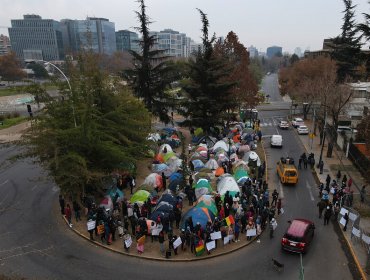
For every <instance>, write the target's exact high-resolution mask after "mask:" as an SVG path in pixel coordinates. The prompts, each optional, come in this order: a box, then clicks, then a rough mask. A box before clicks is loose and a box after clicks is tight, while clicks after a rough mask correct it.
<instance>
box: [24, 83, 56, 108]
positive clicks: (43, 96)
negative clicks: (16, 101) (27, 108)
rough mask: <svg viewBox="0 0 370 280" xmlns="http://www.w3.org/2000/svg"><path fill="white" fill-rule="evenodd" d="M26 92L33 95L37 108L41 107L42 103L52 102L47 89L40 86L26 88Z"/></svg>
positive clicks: (34, 85)
mask: <svg viewBox="0 0 370 280" xmlns="http://www.w3.org/2000/svg"><path fill="white" fill-rule="evenodd" d="M25 90H26V92H28V93H30V94H32V95H33V96H34V98H35V101H36V103H37V106H38V107H40V103H44V102H48V101H51V97H50V95H49V94H48V93H47V91H46V89H45V87H43V86H42V85H40V84H37V83H34V84H31V85H29V86H26V88H25Z"/></svg>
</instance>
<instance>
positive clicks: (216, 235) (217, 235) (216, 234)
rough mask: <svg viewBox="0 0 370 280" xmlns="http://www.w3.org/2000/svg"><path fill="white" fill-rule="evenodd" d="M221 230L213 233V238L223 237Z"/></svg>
mask: <svg viewBox="0 0 370 280" xmlns="http://www.w3.org/2000/svg"><path fill="white" fill-rule="evenodd" d="M221 238H222V236H221V231H215V232H212V233H211V239H212V240H216V239H221Z"/></svg>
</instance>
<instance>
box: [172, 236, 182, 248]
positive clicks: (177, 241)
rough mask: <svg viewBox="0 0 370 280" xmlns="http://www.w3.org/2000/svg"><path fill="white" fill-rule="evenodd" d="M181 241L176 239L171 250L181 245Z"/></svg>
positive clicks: (178, 238)
mask: <svg viewBox="0 0 370 280" xmlns="http://www.w3.org/2000/svg"><path fill="white" fill-rule="evenodd" d="M181 243H182V241H181V238H180V237H177V239H176V240H175V241H174V242H173V248H175V249H176V248H177V247H179V246H180V245H181Z"/></svg>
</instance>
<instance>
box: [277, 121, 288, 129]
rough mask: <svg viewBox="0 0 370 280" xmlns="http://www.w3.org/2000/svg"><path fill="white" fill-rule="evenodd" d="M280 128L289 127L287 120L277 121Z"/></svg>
mask: <svg viewBox="0 0 370 280" xmlns="http://www.w3.org/2000/svg"><path fill="white" fill-rule="evenodd" d="M279 128H280V129H289V123H288V122H287V121H280V122H279Z"/></svg>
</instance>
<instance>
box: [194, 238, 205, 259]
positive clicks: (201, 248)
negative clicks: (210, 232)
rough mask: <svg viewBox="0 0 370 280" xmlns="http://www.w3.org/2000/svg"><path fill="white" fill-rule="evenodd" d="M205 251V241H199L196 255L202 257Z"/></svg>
mask: <svg viewBox="0 0 370 280" xmlns="http://www.w3.org/2000/svg"><path fill="white" fill-rule="evenodd" d="M204 251H205V247H204V242H203V240H199V242H198V245H197V247H195V255H196V256H197V257H198V256H201V255H202V254H203V252H204Z"/></svg>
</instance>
